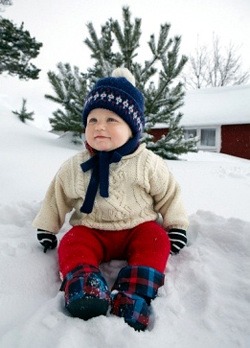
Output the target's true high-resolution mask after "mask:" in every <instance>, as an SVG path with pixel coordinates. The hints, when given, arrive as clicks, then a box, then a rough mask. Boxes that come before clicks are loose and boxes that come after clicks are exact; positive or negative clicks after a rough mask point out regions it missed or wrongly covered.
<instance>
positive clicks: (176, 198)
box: [150, 156, 189, 230]
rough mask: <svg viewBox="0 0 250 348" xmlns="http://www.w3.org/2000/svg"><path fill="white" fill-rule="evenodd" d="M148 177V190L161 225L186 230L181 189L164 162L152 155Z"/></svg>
mask: <svg viewBox="0 0 250 348" xmlns="http://www.w3.org/2000/svg"><path fill="white" fill-rule="evenodd" d="M151 163H152V164H153V167H152V168H153V169H152V171H151V177H150V190H151V195H152V197H153V199H154V209H155V211H156V212H158V213H160V215H161V216H162V219H163V227H164V228H165V229H166V230H169V229H170V228H180V229H183V230H186V229H187V228H188V225H189V222H188V217H187V213H186V210H185V208H184V205H183V201H182V197H181V189H180V186H179V184H178V183H177V181H176V180H175V178H174V176H173V174H172V173H171V172H170V171H169V169H168V167H167V164H166V162H165V161H164V160H163V159H162V158H160V157H158V156H156V157H155V156H154V160H153V161H152V160H151Z"/></svg>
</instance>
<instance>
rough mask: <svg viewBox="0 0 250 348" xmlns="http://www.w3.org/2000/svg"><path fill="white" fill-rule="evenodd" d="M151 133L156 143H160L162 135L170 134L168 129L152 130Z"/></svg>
mask: <svg viewBox="0 0 250 348" xmlns="http://www.w3.org/2000/svg"><path fill="white" fill-rule="evenodd" d="M149 133H150V134H151V135H153V136H154V137H155V141H158V140H160V139H161V137H162V135H164V134H167V133H168V129H167V128H153V129H151V130H150V132H149Z"/></svg>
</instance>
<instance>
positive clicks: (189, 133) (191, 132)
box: [184, 129, 197, 139]
mask: <svg viewBox="0 0 250 348" xmlns="http://www.w3.org/2000/svg"><path fill="white" fill-rule="evenodd" d="M184 137H185V139H189V138H194V137H197V129H184Z"/></svg>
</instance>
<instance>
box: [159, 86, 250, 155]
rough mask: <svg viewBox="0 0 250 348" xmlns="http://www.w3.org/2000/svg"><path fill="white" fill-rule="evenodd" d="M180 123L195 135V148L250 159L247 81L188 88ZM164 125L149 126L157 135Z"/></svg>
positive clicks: (188, 134) (249, 91)
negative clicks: (239, 83)
mask: <svg viewBox="0 0 250 348" xmlns="http://www.w3.org/2000/svg"><path fill="white" fill-rule="evenodd" d="M184 102H185V105H184V106H183V107H182V108H181V109H180V111H181V112H182V113H183V117H182V120H181V125H182V126H183V127H184V129H185V136H186V137H190V136H198V137H199V142H198V148H199V150H203V151H214V152H221V153H225V154H228V155H232V156H237V157H241V158H246V159H250V85H245V86H232V87H216V88H207V89H198V90H194V91H188V92H187V93H186V96H185V100H184ZM166 131H167V129H166V128H164V126H163V125H159V126H158V127H155V129H153V130H152V134H153V135H154V136H155V137H156V139H158V138H160V137H161V135H162V134H163V133H166Z"/></svg>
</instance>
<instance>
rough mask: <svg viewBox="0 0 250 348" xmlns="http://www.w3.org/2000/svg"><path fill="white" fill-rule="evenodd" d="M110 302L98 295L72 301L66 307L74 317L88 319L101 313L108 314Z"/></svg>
mask: <svg viewBox="0 0 250 348" xmlns="http://www.w3.org/2000/svg"><path fill="white" fill-rule="evenodd" d="M108 307H109V303H108V301H107V300H104V299H100V298H96V297H84V298H80V299H77V300H75V301H72V302H71V303H69V304H68V305H67V306H66V308H67V310H68V311H69V312H70V314H71V315H72V316H73V317H78V318H80V319H84V320H88V319H91V318H93V317H98V316H99V315H106V313H107V311H108Z"/></svg>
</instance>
